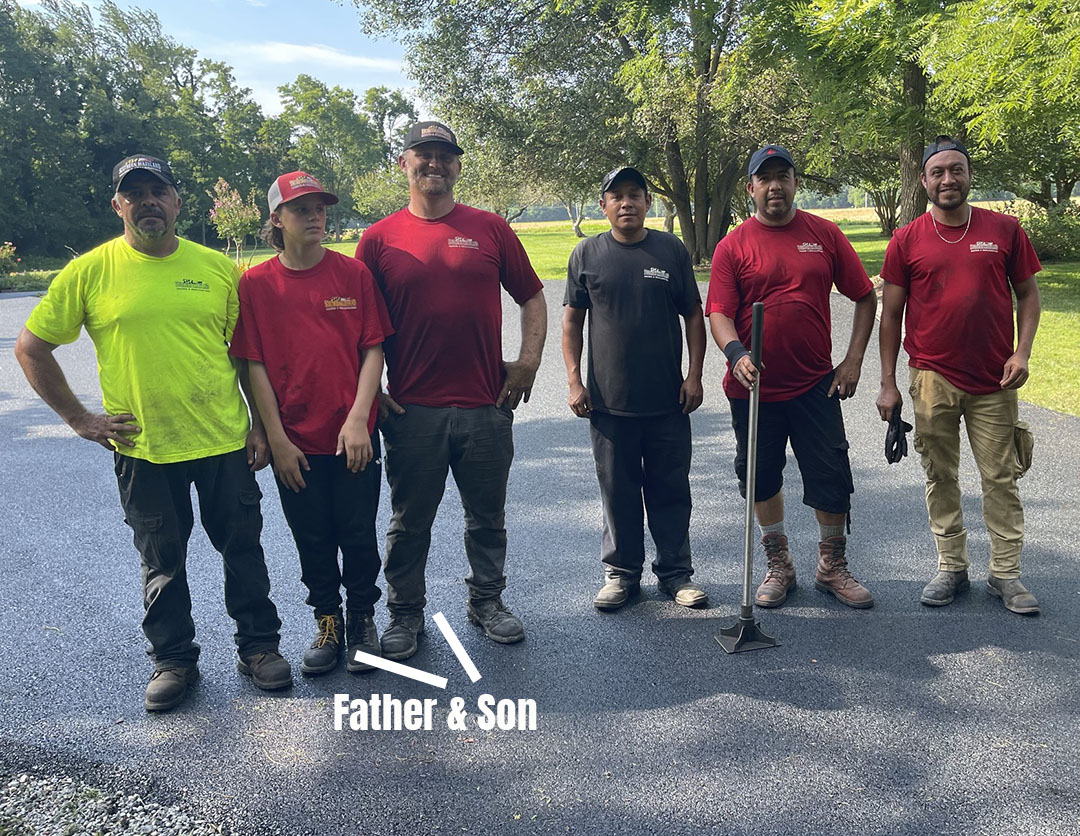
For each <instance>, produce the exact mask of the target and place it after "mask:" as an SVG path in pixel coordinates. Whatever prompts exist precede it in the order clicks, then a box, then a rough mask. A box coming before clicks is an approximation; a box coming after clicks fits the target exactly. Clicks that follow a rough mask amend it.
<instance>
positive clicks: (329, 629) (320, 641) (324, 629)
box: [314, 615, 337, 647]
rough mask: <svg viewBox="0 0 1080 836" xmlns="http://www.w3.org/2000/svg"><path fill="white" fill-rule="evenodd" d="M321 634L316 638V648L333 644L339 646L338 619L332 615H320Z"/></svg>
mask: <svg viewBox="0 0 1080 836" xmlns="http://www.w3.org/2000/svg"><path fill="white" fill-rule="evenodd" d="M318 630H319V633H318V635H317V636H315V645H314V646H315V647H323V646H324V645H326V644H329V643H331V642H333V643H334V644H337V618H336V617H335V616H332V615H320V616H319V624H318Z"/></svg>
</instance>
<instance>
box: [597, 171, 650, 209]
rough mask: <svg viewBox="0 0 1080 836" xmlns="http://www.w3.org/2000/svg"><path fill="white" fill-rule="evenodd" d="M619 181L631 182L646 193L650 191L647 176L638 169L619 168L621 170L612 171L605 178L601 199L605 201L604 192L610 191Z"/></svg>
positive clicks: (601, 187) (601, 189) (601, 188)
mask: <svg viewBox="0 0 1080 836" xmlns="http://www.w3.org/2000/svg"><path fill="white" fill-rule="evenodd" d="M617 180H630V181H632V182H634V183H637V185H639V186H641V188H642V189H644V190H645V191H648V190H649V184H648V183H647V182H646V180H645V175H644V174H642V173H641V172H640V171H638V170H637V169H636V168H631V167H630V166H628V165H624V166H619V168H616V169H612V170H611V171H609V172H608V173H607V174H606V175H605V176H604V180H603V182H601V183H600V199H601V200H603V199H604V192H606V191H608V190H609V189H610V188H611V187H612V186H614V185H615V182H616V181H617Z"/></svg>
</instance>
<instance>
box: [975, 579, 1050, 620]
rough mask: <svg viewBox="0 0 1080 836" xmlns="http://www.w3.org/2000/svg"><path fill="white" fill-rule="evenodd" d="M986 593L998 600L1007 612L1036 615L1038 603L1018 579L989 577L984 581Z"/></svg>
mask: <svg viewBox="0 0 1080 836" xmlns="http://www.w3.org/2000/svg"><path fill="white" fill-rule="evenodd" d="M986 591H987V592H989V593H990V594H991V595H993V596H994V597H995V598H1000V599H1001V603H1003V604H1004V605H1005V609H1007V610H1008V611H1009V612H1016V613H1020V614H1021V615H1038V614H1039V602H1038V600H1036V598H1035V596H1034V595H1032V594H1031V593H1030V592H1028V591H1027V587H1025V586H1024V585H1023V584H1022V583H1020V580H1019V579H1018V578H1008V579H1005V578H995V577H990V578H988V579H987V581H986Z"/></svg>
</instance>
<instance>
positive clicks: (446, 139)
mask: <svg viewBox="0 0 1080 836" xmlns="http://www.w3.org/2000/svg"><path fill="white" fill-rule="evenodd" d="M425 142H441V143H443V144H444V145H449V146H450V150H451V151H453V152H454V153H455V154H458V155H459V156H460V155H461V154H464V153H465V152H464V151H462V150H461V147H460V146H459V145H458V144H457V137H456V136H455V135H454V132H453V131H452V130H450V129H449V128H448V127H446V125H444V124H443V123H442V122H431V121H428V122H417V123H416V124H415V125H413V126H412V127H411V128H409V132H408V133H407V134H406V135H405V147H404V148H402V149H401V150H402V151H408V150H409V149H410V148H415V147H416V146H417V145H423V144H424V143H425Z"/></svg>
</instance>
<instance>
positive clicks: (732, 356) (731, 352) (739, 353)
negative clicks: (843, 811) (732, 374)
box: [724, 340, 750, 369]
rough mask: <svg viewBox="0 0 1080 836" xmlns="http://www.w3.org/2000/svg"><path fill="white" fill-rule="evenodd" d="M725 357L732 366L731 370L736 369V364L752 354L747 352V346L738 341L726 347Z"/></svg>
mask: <svg viewBox="0 0 1080 836" xmlns="http://www.w3.org/2000/svg"><path fill="white" fill-rule="evenodd" d="M724 356H726V357H727V359H728V362H729V363H730V364H731V368H733V369H734V368H735V364H736V363H738V362H739V361H740V360H741V359H742V358H743V357H749V356H750V352H749V351H747V350H746V346H745V345H743V344H742V343H741V342H739V341H738V340H732V341H731V342H729V343H728V344H727V345H725V346H724Z"/></svg>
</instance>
